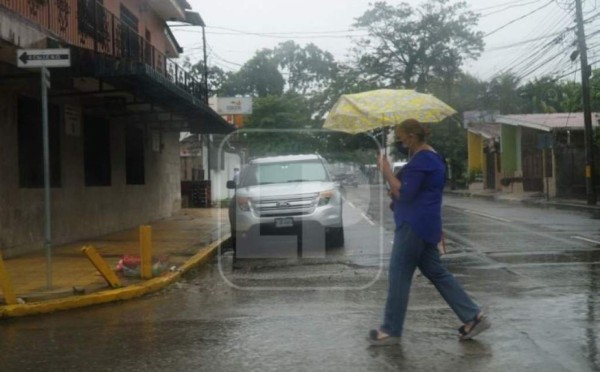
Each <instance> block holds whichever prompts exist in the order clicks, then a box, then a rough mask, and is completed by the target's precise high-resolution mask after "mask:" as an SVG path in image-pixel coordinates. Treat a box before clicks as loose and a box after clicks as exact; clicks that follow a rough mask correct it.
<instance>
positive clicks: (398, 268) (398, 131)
mask: <svg viewBox="0 0 600 372" xmlns="http://www.w3.org/2000/svg"><path fill="white" fill-rule="evenodd" d="M395 135H396V140H397V141H400V142H402V144H403V145H404V146H405V147H407V148H408V150H409V154H410V156H411V158H410V161H409V162H408V164H406V165H405V166H404V167H403V168H402V170H401V171H400V173H399V174H398V175H395V174H394V173H393V171H392V169H391V166H390V163H389V161H388V160H387V157H385V156H383V155H381V154H380V155H379V157H378V159H377V165H378V167H379V169H380V171H381V172H382V174H383V177H384V179H385V180H386V181H387V183H388V184H389V186H390V196H391V197H392V207H393V212H394V221H395V223H396V231H395V232H394V243H393V248H392V254H391V257H390V265H389V288H388V296H387V301H386V304H385V312H384V320H383V324H382V325H381V326H380V328H379V329H376V330H371V332H370V333H369V338H368V340H369V342H370V343H371V344H372V345H394V344H398V343H400V336H401V334H402V329H403V324H404V319H405V317H406V309H407V307H408V297H409V292H410V286H411V282H412V278H413V274H414V271H415V269H416V268H417V267H418V268H419V270H420V271H421V272H422V273H423V275H424V276H425V277H427V278H428V279H429V280H430V281H431V282H432V283H433V284H434V285H435V287H436V288H437V290H438V291H439V292H440V294H441V295H442V297H443V298H444V300H446V302H447V303H448V305H449V306H450V308H452V310H453V311H454V312H455V313H456V315H457V316H458V318H459V319H460V320H461V321H462V322H463V325H462V326H461V327H460V328H459V333H460V339H461V340H467V339H471V338H473V337H474V336H476V335H478V334H479V333H481V332H482V331H484V330H485V329H487V328H489V327H490V323H489V321H488V319H487V318H486V316H485V314H484V313H483V311H482V310H481V309H480V308H479V306H477V305H476V304H475V303H474V302H473V300H471V298H470V297H469V295H468V294H467V293H466V292H465V291H464V289H463V288H462V287H461V285H460V284H459V283H458V281H457V280H456V279H455V278H454V276H453V275H452V274H450V272H448V270H446V268H445V267H444V266H442V264H441V260H440V253H439V250H438V248H437V244H438V243H439V242H440V240H441V238H442V217H441V208H442V193H443V189H444V184H445V176H446V175H445V163H444V161H443V159H442V157H441V156H440V155H439V154H437V153H436V152H435V150H434V149H433V148H432V147H431V146H429V145H428V144H427V142H426V140H425V139H426V137H427V135H428V131H427V129H426V128H425V127H424V126H423V125H422V124H421V123H419V122H418V121H416V120H413V119H409V120H406V121H404V122H402V123H401V124H399V125H398V126H396V128H395Z"/></svg>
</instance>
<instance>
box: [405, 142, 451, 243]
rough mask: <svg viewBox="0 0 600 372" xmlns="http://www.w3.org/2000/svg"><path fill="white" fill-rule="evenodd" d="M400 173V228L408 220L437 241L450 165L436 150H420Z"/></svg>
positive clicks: (417, 230) (428, 238)
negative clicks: (443, 195) (448, 166)
mask: <svg viewBox="0 0 600 372" xmlns="http://www.w3.org/2000/svg"><path fill="white" fill-rule="evenodd" d="M396 177H397V178H398V179H399V180H400V182H401V183H402V185H401V186H400V198H399V199H394V221H395V222H396V228H397V229H398V228H400V227H401V226H402V224H404V223H407V224H409V225H410V227H412V229H413V230H414V231H415V233H416V234H417V236H419V237H420V238H421V239H423V240H424V241H426V242H428V243H431V244H437V243H439V242H440V240H441V239H442V193H443V190H444V185H445V183H446V167H445V164H444V161H443V160H442V157H441V156H440V155H439V154H437V153H435V152H433V151H427V150H424V151H419V152H418V153H416V154H415V155H414V156H413V158H412V159H411V160H410V161H409V162H408V163H407V164H406V165H405V166H404V167H403V168H402V170H401V171H400V172H399V174H398V175H396Z"/></svg>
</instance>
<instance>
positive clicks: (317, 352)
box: [0, 187, 600, 371]
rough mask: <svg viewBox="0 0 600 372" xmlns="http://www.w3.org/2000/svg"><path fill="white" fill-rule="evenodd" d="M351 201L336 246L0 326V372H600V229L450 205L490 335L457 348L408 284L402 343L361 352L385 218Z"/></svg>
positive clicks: (521, 209)
mask: <svg viewBox="0 0 600 372" xmlns="http://www.w3.org/2000/svg"><path fill="white" fill-rule="evenodd" d="M347 199H348V201H349V203H348V204H347V207H346V208H345V216H344V218H345V224H346V247H345V248H344V249H342V250H339V249H338V250H333V251H328V252H327V254H326V255H324V257H313V258H307V259H297V258H295V259H294V258H288V259H283V260H273V259H257V260H247V261H245V262H236V264H235V265H233V264H232V255H231V253H230V252H224V253H223V254H222V255H221V256H219V258H218V259H215V261H214V262H213V263H212V264H210V265H205V266H204V267H202V268H199V269H198V270H197V271H196V272H195V273H194V274H193V275H190V276H188V277H187V278H186V279H185V280H184V281H182V282H180V283H177V284H176V285H173V286H171V287H170V288H169V289H167V290H165V291H162V292H160V293H157V294H154V295H151V296H148V297H145V298H142V299H139V300H132V301H127V302H123V303H119V304H110V305H105V306H98V307H93V308H87V309H82V310H74V311H68V312H62V313H56V314H51V315H47V316H40V317H31V318H22V319H12V320H5V321H2V322H0V350H1V351H2V352H1V353H0V370H1V371H42V370H43V371H81V370H85V371H189V370H206V371H240V370H242V371H246V370H248V371H280V370H291V371H316V370H319V371H387V370H390V371H395V370H410V371H416V370H418V371H482V370H487V371H524V370H528V371H593V370H600V361H599V358H600V356H599V355H598V342H599V341H600V340H599V332H600V326H599V324H598V321H597V319H598V317H600V296H599V294H598V289H599V286H600V266H599V262H600V260H599V257H600V250H599V249H598V248H599V247H600V221H599V220H598V219H596V218H595V217H594V216H592V215H591V214H590V213H589V212H579V211H572V210H557V209H549V208H539V207H528V206H524V205H522V204H511V203H498V202H491V201H485V200H476V199H466V198H457V197H450V196H447V197H445V205H444V210H443V215H444V229H445V234H446V240H447V247H448V250H449V253H448V254H447V255H446V256H444V262H445V263H446V264H447V266H448V267H449V269H450V270H451V271H452V272H453V273H454V274H455V275H456V276H457V277H458V278H459V280H460V281H461V282H462V284H463V285H464V287H465V288H466V289H467V291H468V292H469V293H470V294H472V295H473V297H474V298H475V299H476V301H477V302H479V303H480V304H482V305H484V306H485V307H486V308H487V311H488V312H489V314H490V317H491V320H492V323H493V326H492V328H491V329H490V330H489V331H487V332H485V333H484V334H482V335H481V337H480V338H478V340H475V341H469V342H459V341H458V340H457V332H456V328H457V327H458V326H459V325H460V324H459V321H458V319H456V317H455V316H454V314H453V313H452V312H451V310H450V309H449V308H447V306H446V304H445V303H444V302H443V300H442V299H441V298H440V296H439V295H438V294H437V292H436V290H435V288H434V287H433V286H432V285H431V284H429V283H428V282H427V280H426V279H424V278H423V277H422V276H420V275H417V277H416V278H415V280H414V282H413V290H412V292H411V300H410V301H411V302H410V305H409V312H408V316H407V321H406V326H405V327H406V329H405V333H404V335H403V340H402V345H401V346H399V347H385V348H370V347H368V345H367V343H366V341H365V337H366V335H367V333H368V330H369V329H370V328H374V327H377V326H378V324H379V322H380V318H381V313H382V308H383V304H384V301H385V291H386V288H387V284H386V276H387V275H386V267H387V258H388V256H389V250H390V241H391V238H392V229H393V222H392V221H391V214H390V213H389V211H388V210H387V206H386V205H385V204H387V202H386V201H385V199H384V198H381V199H380V198H379V195H378V194H377V193H376V192H374V190H372V189H371V190H370V189H368V188H366V187H359V188H358V189H350V190H348V196H347ZM382 204H383V205H382Z"/></svg>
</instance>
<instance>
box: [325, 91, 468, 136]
mask: <svg viewBox="0 0 600 372" xmlns="http://www.w3.org/2000/svg"><path fill="white" fill-rule="evenodd" d="M453 114H456V111H455V110H454V109H453V108H452V107H450V106H448V105H447V104H445V103H444V102H442V101H441V100H439V99H437V98H435V97H434V96H433V95H431V94H424V93H418V92H415V91H414V90H409V89H378V90H372V91H368V92H363V93H356V94H344V95H342V96H341V97H340V99H339V100H338V101H337V102H336V103H335V105H334V106H333V108H332V109H331V111H329V114H328V115H327V119H325V124H324V125H323V128H326V129H332V130H337V131H341V132H346V133H352V134H355V133H362V132H367V131H369V130H373V129H379V128H383V127H387V126H391V125H396V124H400V123H401V122H403V121H404V120H406V119H416V120H418V121H420V122H421V123H435V122H438V121H440V120H442V119H444V118H446V117H448V116H451V115H453Z"/></svg>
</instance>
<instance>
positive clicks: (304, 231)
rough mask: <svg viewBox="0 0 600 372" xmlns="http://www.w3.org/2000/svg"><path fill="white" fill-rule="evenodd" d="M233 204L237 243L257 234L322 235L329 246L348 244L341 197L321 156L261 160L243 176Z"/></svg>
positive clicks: (233, 231) (231, 217)
mask: <svg viewBox="0 0 600 372" xmlns="http://www.w3.org/2000/svg"><path fill="white" fill-rule="evenodd" d="M227 188H230V189H235V195H234V198H233V199H232V202H231V204H230V206H229V221H230V224H231V236H232V241H233V243H234V247H235V244H236V243H239V240H240V239H242V238H252V237H256V236H259V235H288V234H289V235H293V234H298V233H299V232H300V233H301V234H299V235H298V236H300V235H302V236H304V237H306V236H311V237H315V236H317V237H319V236H321V237H323V238H324V242H317V244H318V243H324V246H325V247H340V246H343V245H344V229H343V222H342V201H343V199H342V195H341V192H340V189H339V185H338V184H337V183H335V182H334V181H333V179H332V177H331V174H330V172H329V167H328V165H327V162H326V161H325V159H323V158H322V157H321V156H319V155H314V154H311V155H285V156H273V157H263V158H257V159H254V160H252V161H250V162H249V163H248V164H247V165H246V166H244V167H243V169H242V170H241V172H240V175H239V183H238V184H237V185H236V184H235V182H234V181H229V182H228V183H227ZM321 232H323V233H321Z"/></svg>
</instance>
